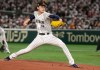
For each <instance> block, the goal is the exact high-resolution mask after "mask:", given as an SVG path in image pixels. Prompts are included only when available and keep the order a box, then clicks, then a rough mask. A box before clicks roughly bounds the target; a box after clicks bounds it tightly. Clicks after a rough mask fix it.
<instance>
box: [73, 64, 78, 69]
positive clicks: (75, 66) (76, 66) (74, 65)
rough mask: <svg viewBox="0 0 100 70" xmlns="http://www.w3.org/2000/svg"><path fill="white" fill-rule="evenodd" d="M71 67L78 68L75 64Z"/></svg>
mask: <svg viewBox="0 0 100 70" xmlns="http://www.w3.org/2000/svg"><path fill="white" fill-rule="evenodd" d="M71 67H74V68H79V67H78V65H77V64H73V65H71Z"/></svg>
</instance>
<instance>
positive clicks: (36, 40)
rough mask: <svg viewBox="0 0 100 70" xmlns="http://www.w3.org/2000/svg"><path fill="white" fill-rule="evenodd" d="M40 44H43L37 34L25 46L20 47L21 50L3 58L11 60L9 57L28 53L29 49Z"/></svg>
mask: <svg viewBox="0 0 100 70" xmlns="http://www.w3.org/2000/svg"><path fill="white" fill-rule="evenodd" d="M42 44H43V41H42V40H41V39H40V37H38V36H37V37H36V38H35V39H34V40H33V41H32V43H31V44H30V45H29V46H28V47H27V48H25V49H22V50H20V51H18V52H15V53H12V54H11V55H10V56H8V57H7V58H5V60H11V59H14V58H16V57H17V56H20V55H22V54H25V53H28V52H30V51H31V50H33V49H35V48H37V47H38V46H40V45H42Z"/></svg>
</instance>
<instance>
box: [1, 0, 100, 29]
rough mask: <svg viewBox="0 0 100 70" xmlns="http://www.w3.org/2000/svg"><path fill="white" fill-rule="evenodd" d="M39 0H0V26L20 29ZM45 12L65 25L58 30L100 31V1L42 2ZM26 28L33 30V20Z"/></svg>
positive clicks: (58, 0) (65, 0) (51, 0)
mask: <svg viewBox="0 0 100 70" xmlns="http://www.w3.org/2000/svg"><path fill="white" fill-rule="evenodd" d="M38 1H39V0H0V26H2V27H4V28H22V26H23V25H22V24H23V22H24V20H25V18H27V16H29V14H30V13H33V12H34V10H35V8H36V5H37V2H38ZM42 1H45V2H46V4H47V8H46V10H47V11H48V12H50V13H52V14H57V15H59V16H60V17H61V18H62V19H63V21H64V22H65V23H66V25H65V26H63V27H60V28H59V29H80V30H81V29H100V0H42ZM27 28H32V29H35V28H36V25H35V24H34V20H33V21H32V22H30V24H29V25H28V27H27Z"/></svg>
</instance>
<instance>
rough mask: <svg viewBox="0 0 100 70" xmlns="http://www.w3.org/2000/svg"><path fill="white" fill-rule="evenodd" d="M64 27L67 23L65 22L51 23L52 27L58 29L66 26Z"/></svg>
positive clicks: (56, 21)
mask: <svg viewBox="0 0 100 70" xmlns="http://www.w3.org/2000/svg"><path fill="white" fill-rule="evenodd" d="M64 25H65V23H64V22H61V21H59V20H55V21H52V22H51V26H53V27H54V28H58V27H60V26H64Z"/></svg>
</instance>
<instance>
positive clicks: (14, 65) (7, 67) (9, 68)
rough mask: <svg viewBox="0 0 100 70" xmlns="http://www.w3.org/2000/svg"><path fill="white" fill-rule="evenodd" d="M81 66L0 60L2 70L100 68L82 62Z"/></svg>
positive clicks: (99, 69)
mask: <svg viewBox="0 0 100 70" xmlns="http://www.w3.org/2000/svg"><path fill="white" fill-rule="evenodd" d="M79 67H80V68H73V67H70V65H69V64H66V63H60V62H46V61H32V60H11V61H3V60H0V70H100V66H91V65H84V64H80V65H79Z"/></svg>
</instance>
